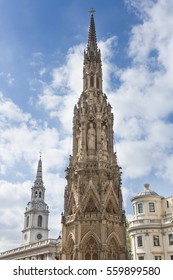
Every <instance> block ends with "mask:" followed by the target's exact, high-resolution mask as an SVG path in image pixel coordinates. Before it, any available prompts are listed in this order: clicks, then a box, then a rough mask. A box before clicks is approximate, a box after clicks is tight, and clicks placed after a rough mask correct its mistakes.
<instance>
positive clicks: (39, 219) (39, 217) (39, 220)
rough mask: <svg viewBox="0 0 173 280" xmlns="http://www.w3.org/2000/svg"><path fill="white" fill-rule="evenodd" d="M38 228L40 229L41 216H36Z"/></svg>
mask: <svg viewBox="0 0 173 280" xmlns="http://www.w3.org/2000/svg"><path fill="white" fill-rule="evenodd" d="M37 225H38V227H42V216H41V215H39V216H38V222H37Z"/></svg>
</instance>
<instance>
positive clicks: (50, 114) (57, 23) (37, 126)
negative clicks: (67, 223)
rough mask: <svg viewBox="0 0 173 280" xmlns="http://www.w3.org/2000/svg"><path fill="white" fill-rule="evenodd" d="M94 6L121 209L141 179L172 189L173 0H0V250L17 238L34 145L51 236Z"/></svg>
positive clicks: (60, 199) (170, 191) (167, 192)
mask: <svg viewBox="0 0 173 280" xmlns="http://www.w3.org/2000/svg"><path fill="white" fill-rule="evenodd" d="M91 7H94V9H95V10H96V13H95V23H96V32H97V40H98V44H99V47H100V49H101V54H102V63H103V87H104V92H105V93H106V94H107V96H108V100H109V102H110V103H111V105H112V107H113V113H114V119H115V124H114V132H115V142H116V147H115V148H116V150H117V155H118V160H119V164H120V166H121V167H122V171H123V177H122V179H123V194H124V207H125V210H126V214H127V216H128V217H130V216H131V215H132V209H131V203H130V199H131V198H132V197H133V196H134V195H136V194H137V193H138V192H140V191H141V189H143V184H144V183H150V185H151V189H153V190H155V191H156V192H158V193H159V194H160V195H163V196H170V195H172V194H173V176H172V170H173V144H172V143H173V141H172V140H173V122H172V121H173V79H172V73H173V66H172V65H173V63H172V61H173V51H172V50H173V18H172V14H173V3H172V1H169V0H157V1H156V0H141V1H138V0H124V1H123V0H117V1H114V0H109V1H106V0H105V1H104V0H99V1H96V0H95V1H94V0H91V1H84V0H74V1H72V0H66V1H64V0H63V1H58V0H50V1H46V0H45V1H43V0H13V1H10V0H0V38H1V40H0V135H1V137H0V215H1V221H0V251H3V250H6V249H10V248H13V247H17V246H18V245H19V244H20V242H21V230H22V229H23V222H24V215H23V213H24V210H25V207H26V204H27V202H28V201H29V200H30V189H31V187H32V185H33V182H34V180H35V174H36V169H37V162H38V159H39V151H42V159H43V171H44V183H45V186H46V202H47V203H48V204H49V207H50V237H52V238H56V237H57V236H58V235H59V232H60V230H61V224H60V213H61V212H62V211H63V193H64V187H65V184H66V181H65V172H64V170H65V169H66V167H67V165H68V157H69V154H71V153H72V116H73V107H74V105H75V103H77V101H78V98H79V96H80V94H81V92H82V66H83V50H84V48H85V47H86V45H87V37H88V25H89V13H88V10H89V9H90V8H91Z"/></svg>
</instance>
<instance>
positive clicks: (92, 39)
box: [88, 8, 98, 52]
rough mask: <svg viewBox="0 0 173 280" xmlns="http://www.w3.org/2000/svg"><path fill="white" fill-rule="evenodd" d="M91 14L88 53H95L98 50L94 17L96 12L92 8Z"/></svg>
mask: <svg viewBox="0 0 173 280" xmlns="http://www.w3.org/2000/svg"><path fill="white" fill-rule="evenodd" d="M89 12H90V14H91V19H90V27H89V35H88V51H89V52H90V51H91V52H95V51H97V50H98V48H97V39H96V31H95V22H94V16H93V14H94V12H95V10H94V9H93V8H92V9H91V10H90V11H89Z"/></svg>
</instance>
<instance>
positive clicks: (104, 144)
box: [101, 125, 108, 151]
mask: <svg viewBox="0 0 173 280" xmlns="http://www.w3.org/2000/svg"><path fill="white" fill-rule="evenodd" d="M101 142H102V149H103V150H104V151H107V148H108V139H107V135H106V127H105V125H104V126H103V129H102V132H101Z"/></svg>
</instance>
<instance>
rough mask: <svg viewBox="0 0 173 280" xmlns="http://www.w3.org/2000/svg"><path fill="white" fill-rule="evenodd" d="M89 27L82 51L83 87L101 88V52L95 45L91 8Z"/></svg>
mask: <svg viewBox="0 0 173 280" xmlns="http://www.w3.org/2000/svg"><path fill="white" fill-rule="evenodd" d="M90 12H91V18H90V27H89V34H88V45H87V49H86V51H84V67H83V89H84V90H88V89H89V88H91V87H92V88H93V87H95V88H96V89H98V90H102V64H101V54H100V50H99V49H98V47H97V39H96V31H95V22H94V15H93V12H94V10H93V9H91V11H90Z"/></svg>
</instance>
